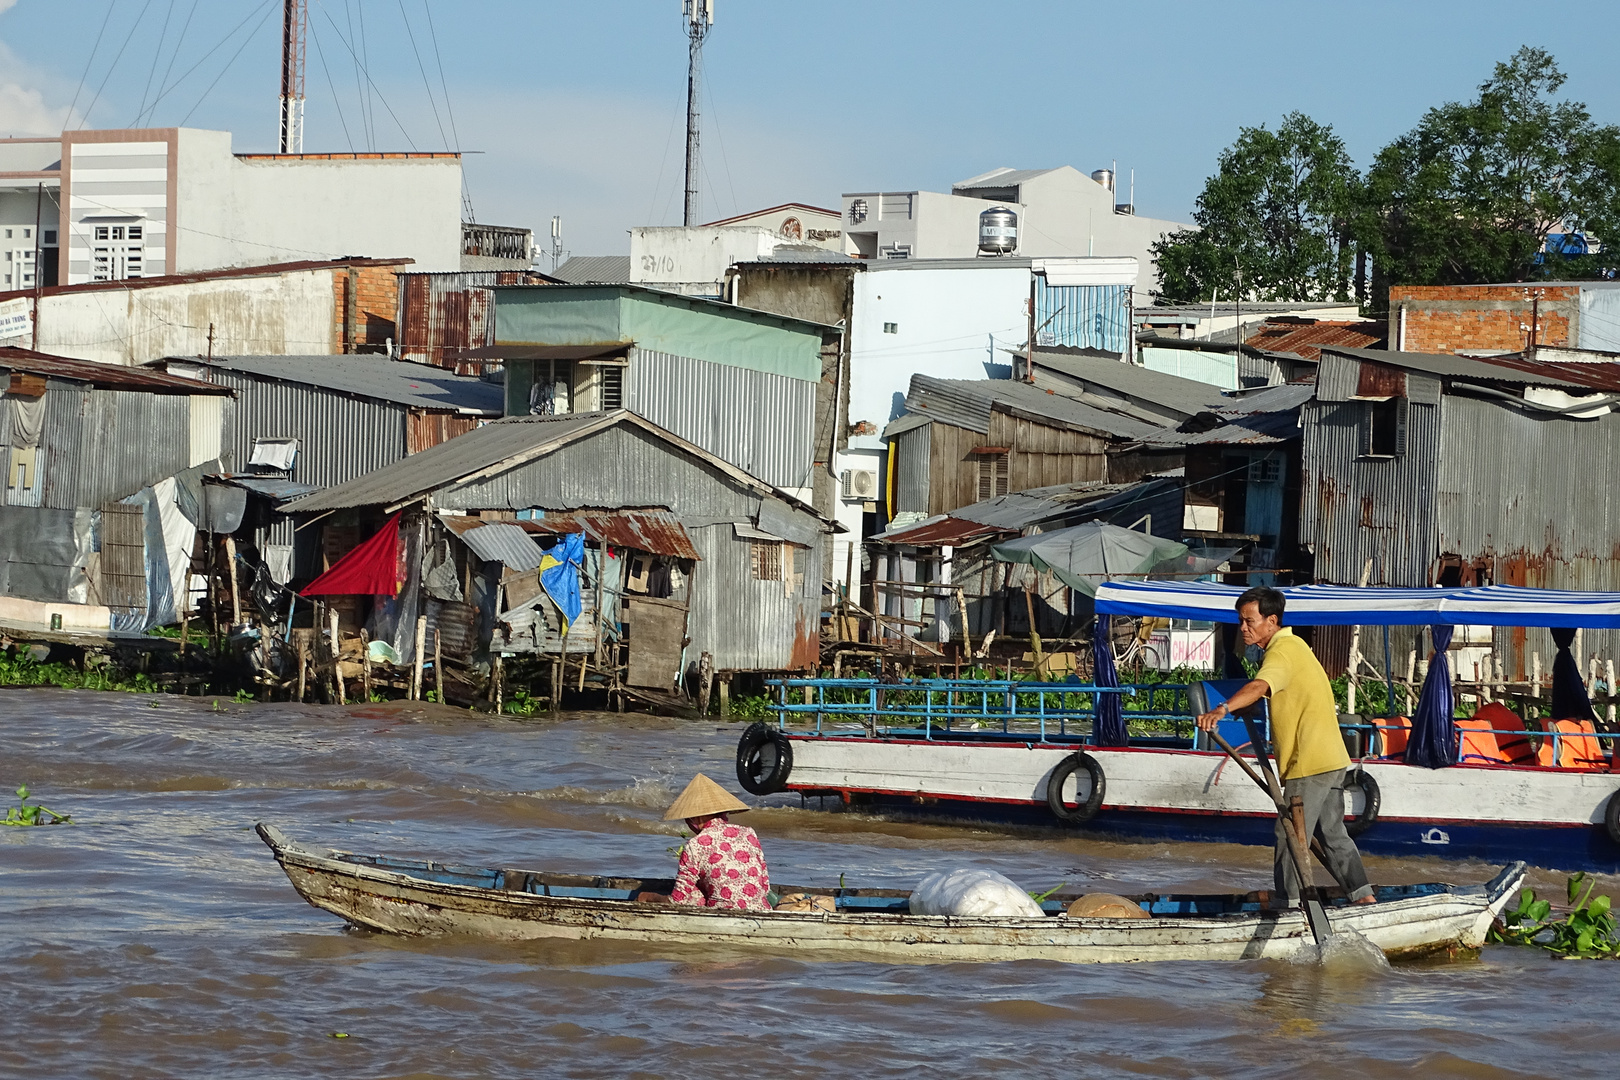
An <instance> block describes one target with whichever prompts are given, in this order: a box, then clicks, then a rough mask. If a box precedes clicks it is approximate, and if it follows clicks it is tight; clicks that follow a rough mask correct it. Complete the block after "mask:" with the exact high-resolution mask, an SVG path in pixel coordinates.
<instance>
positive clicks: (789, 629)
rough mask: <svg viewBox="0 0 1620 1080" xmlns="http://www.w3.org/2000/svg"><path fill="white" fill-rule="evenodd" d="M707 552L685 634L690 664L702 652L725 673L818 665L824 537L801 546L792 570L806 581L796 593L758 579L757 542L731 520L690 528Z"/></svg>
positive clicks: (694, 582) (700, 548) (702, 550)
mask: <svg viewBox="0 0 1620 1080" xmlns="http://www.w3.org/2000/svg"><path fill="white" fill-rule="evenodd" d="M692 543H693V545H694V546H696V548H697V549H698V551H699V553H700V554H702V556H703V561H702V562H699V563H698V564H697V567H696V569H695V570H694V571H693V580H692V591H691V597H692V608H691V617H690V621H689V622H688V623H687V633H688V634H690V636H691V638H692V644H691V645H690V646H688V647H687V651H686V661H687V664H688V666H690V665H692V664H695V663H696V662H697V659H698V657H699V656H700V655H702V654H703V653H704V652H708V653H711V654H712V655H713V656H714V666H715V669H716V670H720V671H789V670H803V669H805V668H807V667H813V666H814V665H815V664H816V663H817V661H818V660H819V657H820V640H821V564H822V561H823V559H822V553H821V546H822V544H823V543H825V538H824V537H823V538H821V542H819V543H818V544H817V545H816V546H815V547H813V548H808V549H806V548H795V550H794V571H795V573H802V574H803V575H804V580H803V582H802V583H800V585H799V587H798V588H795V589H793V590H791V593H790V592H789V591H788V590H787V589H785V588H784V585H783V583H782V582H781V581H756V580H754V576H753V569H752V566H751V563H750V549H751V547H752V545H751V543H750V542H749V541H747V540H739V539H738V538H737V535H736V531H735V530H733V529H732V528H731V526H730V525H711V526H708V527H707V528H700V529H693V530H692Z"/></svg>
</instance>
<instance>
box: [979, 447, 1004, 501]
mask: <svg viewBox="0 0 1620 1080" xmlns="http://www.w3.org/2000/svg"><path fill="white" fill-rule="evenodd" d="M1007 457H1008V455H1007V454H1004V453H1003V454H980V455H979V501H980V502H983V501H984V500H985V499H993V498H995V497H996V496H997V495H1005V494H1007V477H1008V468H1007Z"/></svg>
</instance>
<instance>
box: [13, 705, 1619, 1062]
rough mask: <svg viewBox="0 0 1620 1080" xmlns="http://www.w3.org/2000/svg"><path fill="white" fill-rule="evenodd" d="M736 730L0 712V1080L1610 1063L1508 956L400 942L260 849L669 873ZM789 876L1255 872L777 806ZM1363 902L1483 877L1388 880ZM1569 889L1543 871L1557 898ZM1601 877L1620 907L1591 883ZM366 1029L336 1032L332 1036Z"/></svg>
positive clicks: (638, 720)
mask: <svg viewBox="0 0 1620 1080" xmlns="http://www.w3.org/2000/svg"><path fill="white" fill-rule="evenodd" d="M739 731H740V728H739V727H737V726H732V725H721V724H716V723H715V722H713V721H710V722H707V723H701V722H696V721H672V720H664V719H655V718H649V717H639V716H633V715H632V716H610V715H606V714H594V713H581V714H569V715H566V716H564V717H561V718H558V719H550V718H542V719H531V720H523V721H519V720H509V719H495V718H490V717H482V716H474V715H471V714H468V713H464V712H459V711H457V710H454V709H450V708H445V707H439V706H433V705H403V704H390V705H370V706H366V705H360V706H351V707H349V708H346V709H345V708H338V707H320V706H299V705H257V704H247V705H238V704H232V703H229V702H218V703H216V702H214V701H212V700H208V701H199V700H196V699H182V698H173V697H159V698H151V697H145V696H137V695H119V694H96V693H89V692H67V691H46V690H11V691H0V784H3V785H4V787H3V790H5V791H6V792H7V794H8V796H9V792H10V790H11V789H12V788H14V787H15V786H16V785H17V784H18V783H27V784H28V785H29V787H30V788H32V789H33V791H34V793H35V796H36V798H37V800H38V801H40V802H43V803H44V804H45V805H47V806H49V807H51V808H53V809H55V810H58V811H61V812H64V813H69V814H72V815H73V819H74V821H75V824H74V825H71V826H58V827H52V828H35V829H0V901H3V903H4V911H5V915H4V923H3V927H4V929H3V930H0V1074H4V1075H7V1076H29V1077H137V1076H139V1077H145V1076H163V1077H202V1076H233V1077H234V1076H245V1077H276V1078H281V1077H300V1076H344V1077H517V1076H581V1077H598V1076H636V1077H642V1076H644V1077H658V1078H661V1080H667V1078H670V1077H676V1076H705V1077H728V1076H761V1075H766V1074H771V1075H778V1076H855V1077H861V1078H863V1080H864V1078H867V1077H891V1076H894V1077H900V1076H906V1077H913V1076H965V1077H972V1076H1063V1077H1090V1076H1127V1075H1129V1076H1154V1077H1203V1076H1242V1077H1245V1078H1262V1077H1297V1076H1309V1077H1312V1078H1313V1080H1323V1078H1329V1077H1340V1076H1344V1077H1352V1076H1353V1077H1368V1076H1375V1077H1383V1076H1400V1077H1407V1076H1411V1077H1432V1076H1444V1077H1509V1076H1513V1077H1518V1076H1548V1077H1560V1078H1567V1077H1571V1076H1613V1075H1615V1074H1617V1073H1620V1056H1617V1054H1620V1033H1617V1032H1616V1030H1615V1022H1614V1019H1615V1009H1614V996H1615V986H1616V981H1617V976H1620V967H1617V966H1614V965H1611V964H1609V963H1606V962H1584V963H1579V962H1560V961H1557V960H1553V959H1550V958H1549V957H1547V956H1546V955H1544V954H1541V953H1538V952H1535V951H1532V950H1528V949H1516V948H1509V947H1501V946H1496V947H1489V948H1487V949H1486V950H1485V952H1484V954H1483V956H1482V957H1481V958H1480V959H1479V960H1477V961H1468V962H1459V963H1428V964H1421V965H1403V966H1397V967H1395V968H1393V969H1382V970H1380V969H1378V968H1375V967H1369V966H1365V965H1355V964H1328V965H1321V964H1303V963H1278V962H1252V963H1241V964H1192V963H1186V964H1160V965H1143V966H1134V965H1121V966H1098V967H1070V966H1065V965H1060V964H1052V963H1041V962H1015V963H1002V964H978V965H973V964H953V965H912V964H904V963H828V962H814V963H807V962H801V961H798V960H792V959H782V958H777V957H771V956H765V955H751V954H749V953H747V952H737V953H727V954H725V955H704V954H690V955H679V956H671V955H668V954H654V953H649V952H648V951H647V950H645V949H642V948H639V947H636V946H629V945H623V946H610V947H604V946H602V945H585V944H557V943H551V944H547V943H535V944H522V945H508V944H489V943H480V942H476V941H464V940H454V941H449V940H406V939H397V938H390V937H387V936H383V935H378V934H370V933H363V932H359V931H354V930H350V929H346V928H345V927H344V926H343V924H342V922H341V921H340V920H338V919H337V918H335V917H334V916H331V915H329V914H326V913H324V912H320V911H317V910H315V909H314V908H311V907H309V906H308V905H306V904H305V903H304V902H303V901H302V900H301V899H299V897H298V896H297V894H295V893H294V892H293V890H292V887H291V886H290V885H289V884H288V882H287V879H286V877H285V876H284V875H283V874H282V872H281V870H280V869H279V868H278V867H277V866H276V864H275V862H274V860H273V859H272V858H271V857H270V855H269V852H268V851H267V850H266V849H265V848H264V846H263V845H262V844H261V843H260V841H259V839H258V838H257V836H255V834H254V832H253V824H254V823H255V822H257V821H270V822H273V823H275V824H277V825H279V826H281V827H282V828H283V829H284V830H286V832H287V833H288V834H290V835H291V836H292V837H294V838H295V839H297V840H300V841H304V842H308V843H310V844H311V845H312V846H331V847H341V848H346V849H349V850H355V851H378V852H388V853H392V854H404V855H415V856H428V857H433V858H437V859H444V860H453V861H458V862H465V863H473V864H477V865H507V866H525V867H530V868H537V869H553V870H575V871H587V872H600V873H623V874H649V875H668V874H670V873H672V872H673V867H674V856H673V855H672V854H671V853H670V852H669V851H668V849H669V848H670V847H671V846H672V845H675V844H677V843H678V842H679V841H678V838H677V837H676V835H675V832H674V830H673V829H672V828H671V827H670V826H667V825H665V824H664V823H663V822H661V821H660V820H659V816H660V813H661V811H662V808H663V806H664V805H665V804H666V803H667V802H668V800H669V799H670V798H671V797H672V796H673V795H674V793H675V792H677V791H678V790H679V789H680V787H681V786H682V785H683V784H684V783H685V782H686V780H687V779H689V778H690V777H691V775H692V773H693V772H695V771H698V770H702V771H706V772H708V773H709V775H711V776H712V777H714V778H715V779H717V780H721V781H722V782H724V783H726V784H727V786H728V787H731V788H733V789H734V788H735V784H734V776H733V767H732V755H733V752H734V747H735V743H736V737H737V735H738V733H739ZM767 803H768V804H770V805H767V806H765V807H763V808H762V809H760V810H758V811H756V812H754V813H751V814H750V815H749V824H751V825H753V826H754V827H755V828H756V829H757V830H758V831H759V833H760V836H761V839H762V841H763V842H764V844H765V848H766V852H767V856H768V858H769V862H770V867H771V872H772V876H773V877H774V878H775V879H776V880H778V881H794V882H801V883H810V882H826V883H831V882H833V881H834V880H836V878H837V876H838V875H839V874H840V873H842V874H843V875H845V880H846V883H847V884H849V885H851V886H855V885H862V886H873V887H883V886H886V887H902V888H904V887H909V886H911V885H912V884H914V883H915V882H916V881H917V880H918V879H919V878H921V877H922V876H923V875H924V874H925V873H928V872H931V871H933V870H936V869H941V868H950V867H957V866H983V867H989V868H992V869H996V870H999V871H1001V872H1003V873H1005V874H1007V875H1008V876H1010V877H1012V878H1013V879H1014V880H1015V881H1018V882H1019V883H1020V884H1022V885H1024V886H1026V887H1028V888H1031V889H1036V888H1041V889H1044V888H1049V887H1051V886H1054V885H1057V884H1058V883H1059V882H1062V881H1067V882H1069V883H1071V884H1085V885H1088V886H1091V887H1094V888H1097V889H1103V890H1106V891H1115V892H1131V891H1135V890H1139V889H1150V888H1166V889H1168V888H1198V889H1203V888H1207V889H1219V890H1237V889H1250V888H1256V887H1263V886H1264V885H1265V884H1266V883H1267V879H1268V878H1269V874H1270V853H1269V851H1268V850H1264V849H1260V848H1249V847H1237V846H1225V845H1165V844H1129V843H1113V842H1101V841H1089V840H1078V839H1073V838H1068V837H1063V836H1061V835H1060V834H1057V833H1055V832H1054V833H1036V832H1030V833H1022V834H1009V833H1001V832H992V831H978V830H973V829H965V828H950V827H941V826H918V825H896V824H888V823H884V822H880V821H876V820H872V819H868V818H863V817H859V816H856V815H852V814H824V813H820V812H817V811H815V810H813V809H809V810H807V809H801V808H799V807H798V805H797V801H796V799H788V798H786V797H782V796H778V797H775V798H773V799H771V800H767ZM1368 869H1369V871H1370V873H1371V875H1372V877H1373V879H1374V880H1375V881H1382V882H1391V883H1393V882H1403V881H1422V880H1437V879H1438V880H1458V881H1463V880H1466V881H1478V880H1483V879H1484V878H1485V877H1486V876H1488V875H1489V873H1490V870H1491V868H1489V867H1487V866H1484V865H1480V864H1467V863H1461V864H1459V863H1442V862H1429V861H1423V860H1380V859H1369V860H1368ZM1562 881H1563V879H1562V877H1555V876H1554V875H1540V876H1538V877H1537V878H1536V880H1535V882H1534V883H1535V884H1536V885H1537V886H1538V888H1540V889H1542V890H1544V891H1545V890H1546V889H1548V888H1549V887H1550V888H1551V889H1554V890H1559V889H1561V887H1562ZM1606 884H1608V885H1620V883H1617V882H1606ZM340 1034H341V1035H342V1036H345V1037H336V1036H338V1035H340Z"/></svg>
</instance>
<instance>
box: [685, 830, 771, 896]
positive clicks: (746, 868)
mask: <svg viewBox="0 0 1620 1080" xmlns="http://www.w3.org/2000/svg"><path fill="white" fill-rule="evenodd" d="M770 891H771V876H770V872H769V871H767V870H766V869H765V853H764V851H762V850H761V849H760V846H759V837H757V836H755V835H754V830H753V829H750V828H749V827H748V826H746V825H733V824H731V823H730V822H728V821H726V820H725V819H724V818H716V819H715V820H713V821H711V822H709V824H708V825H706V826H704V829H703V831H702V832H700V833H698V834H697V835H696V836H694V837H692V839H690V840H688V841H687V842H686V846H685V847H684V848H682V849H681V866H680V869H679V870H678V871H677V872H676V874H675V888H674V889H673V890H671V891H670V894H669V898H670V899H671V900H673V901H674V902H675V903H677V904H687V905H690V906H692V907H714V908H731V909H733V910H736V911H769V910H771V904H770V901H769V900H767V899H766V898H765V894H766V893H768V892H770Z"/></svg>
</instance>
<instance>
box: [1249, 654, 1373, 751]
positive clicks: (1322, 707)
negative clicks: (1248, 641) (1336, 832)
mask: <svg viewBox="0 0 1620 1080" xmlns="http://www.w3.org/2000/svg"><path fill="white" fill-rule="evenodd" d="M1255 678H1256V679H1259V680H1260V681H1262V682H1264V683H1265V684H1266V686H1268V687H1269V688H1270V691H1271V693H1270V697H1271V746H1272V751H1273V753H1274V754H1275V755H1276V759H1277V773H1278V775H1280V776H1281V777H1282V778H1283V779H1284V780H1295V779H1298V778H1299V777H1301V776H1315V775H1316V774H1317V773H1325V772H1331V771H1333V770H1334V769H1347V768H1349V767H1350V755H1349V754H1348V753H1347V752H1346V751H1345V749H1344V736H1343V735H1341V734H1339V713H1338V710H1337V708H1336V707H1335V706H1334V704H1333V687H1332V686H1331V685H1330V684H1329V683H1328V677H1327V672H1325V671H1323V670H1322V665H1321V663H1320V662H1318V660H1317V659H1316V654H1315V653H1313V652H1311V647H1310V646H1309V645H1307V644H1305V641H1304V639H1302V638H1298V637H1295V636H1294V632H1293V631H1292V630H1290V629H1288V628H1287V627H1286V626H1285V627H1283V628H1282V629H1281V630H1278V631H1277V633H1276V634H1274V635H1273V636H1272V638H1271V640H1270V641H1269V642H1267V643H1266V659H1265V662H1264V663H1262V664H1261V665H1260V671H1259V672H1258V673H1257V674H1256V675H1255Z"/></svg>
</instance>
